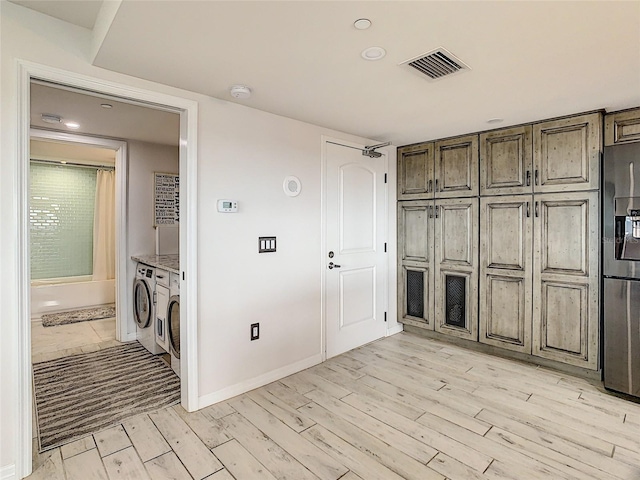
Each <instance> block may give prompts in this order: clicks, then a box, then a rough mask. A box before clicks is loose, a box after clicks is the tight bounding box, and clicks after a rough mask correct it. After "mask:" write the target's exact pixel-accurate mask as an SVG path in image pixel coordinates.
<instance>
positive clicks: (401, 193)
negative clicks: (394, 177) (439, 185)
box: [398, 143, 434, 200]
mask: <svg viewBox="0 0 640 480" xmlns="http://www.w3.org/2000/svg"><path fill="white" fill-rule="evenodd" d="M433 154H434V144H433V143H423V144H420V145H412V146H408V147H402V148H399V149H398V200H414V199H419V198H433Z"/></svg>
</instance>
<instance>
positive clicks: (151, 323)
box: [133, 263, 164, 355]
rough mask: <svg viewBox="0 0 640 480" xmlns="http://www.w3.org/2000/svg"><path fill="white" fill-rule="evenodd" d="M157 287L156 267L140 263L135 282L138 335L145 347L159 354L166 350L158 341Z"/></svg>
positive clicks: (135, 310) (134, 299) (134, 311)
mask: <svg viewBox="0 0 640 480" xmlns="http://www.w3.org/2000/svg"><path fill="white" fill-rule="evenodd" d="M155 289H156V275H155V271H154V269H153V268H152V267H149V266H148V265H144V264H142V263H138V266H137V267H136V279H135V281H134V282H133V318H134V320H135V322H136V337H137V339H138V341H139V342H140V343H141V344H142V346H143V347H144V348H146V349H147V350H149V351H150V352H151V353H153V354H154V355H157V354H158V353H162V352H163V351H164V350H162V348H160V346H159V345H158V344H157V343H156V335H155V317H156V314H155V313H156V312H155V302H154V300H155Z"/></svg>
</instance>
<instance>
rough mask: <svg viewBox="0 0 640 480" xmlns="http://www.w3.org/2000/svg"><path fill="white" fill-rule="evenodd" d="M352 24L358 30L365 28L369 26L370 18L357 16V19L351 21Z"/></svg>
mask: <svg viewBox="0 0 640 480" xmlns="http://www.w3.org/2000/svg"><path fill="white" fill-rule="evenodd" d="M353 26H354V27H356V28H357V29H358V30H366V29H367V28H369V27H370V26H371V20H369V19H368V18H359V19H358V20H356V21H355V22H353Z"/></svg>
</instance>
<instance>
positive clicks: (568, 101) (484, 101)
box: [17, 0, 640, 145]
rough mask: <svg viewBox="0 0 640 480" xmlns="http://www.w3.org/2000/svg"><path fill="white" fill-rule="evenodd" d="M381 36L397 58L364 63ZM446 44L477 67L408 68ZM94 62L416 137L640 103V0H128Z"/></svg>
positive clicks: (285, 111) (343, 125) (404, 139)
mask: <svg viewBox="0 0 640 480" xmlns="http://www.w3.org/2000/svg"><path fill="white" fill-rule="evenodd" d="M17 3H21V4H25V3H29V4H30V6H31V8H34V9H36V10H38V9H40V8H41V5H40V4H41V3H46V4H47V5H48V8H47V10H48V11H47V12H45V13H48V14H52V13H51V11H52V10H55V16H57V17H58V18H64V19H66V20H68V21H70V22H72V23H77V22H76V21H75V20H73V18H71V17H67V18H65V15H66V14H71V13H72V11H73V10H74V8H78V6H79V5H80V4H86V3H96V2H84V1H75V2H59V1H56V0H52V1H48V2H17ZM97 3H101V2H97ZM36 4H37V5H36ZM69 4H73V5H72V6H70V5H69ZM94 6H95V5H94ZM54 7H55V8H54ZM363 17H364V18H368V19H370V20H371V22H372V26H371V27H370V28H369V29H367V30H357V29H356V28H354V26H353V22H354V21H355V20H357V19H359V18H363ZM370 46H380V47H383V48H384V49H385V50H386V52H387V55H386V57H384V58H383V59H381V60H379V61H367V60H364V59H362V58H361V56H360V54H361V52H362V51H363V50H364V49H365V48H367V47H370ZM438 47H444V48H446V49H448V50H449V51H450V52H451V53H453V54H454V55H455V56H457V57H458V58H460V59H461V60H462V61H463V62H465V63H466V64H467V65H469V66H470V70H468V71H465V72H463V73H459V74H456V75H452V76H450V77H445V78H442V79H440V80H437V81H431V80H428V79H426V78H425V77H421V76H420V75H418V74H417V73H414V72H413V71H410V69H408V68H407V67H403V66H400V64H401V63H402V62H404V61H406V60H408V59H411V58H413V57H416V56H418V55H421V54H423V53H426V52H429V51H431V50H433V49H435V48H438ZM93 63H94V65H96V66H99V67H102V68H105V69H108V70H113V71H117V72H122V73H125V74H128V75H133V76H136V77H140V78H144V79H148V80H152V81H155V82H159V83H162V84H167V85H172V86H176V87H179V88H183V89H186V90H191V91H194V92H199V93H202V94H205V95H209V96H212V97H217V98H221V99H225V100H229V101H235V102H239V103H243V104H245V105H247V106H250V107H253V108H257V109H260V110H265V111H268V112H272V113H275V114H279V115H283V116H286V117H290V118H295V119H298V120H302V121H306V122H310V123H313V124H316V125H321V126H325V127H329V128H334V129H336V130H340V131H344V132H348V133H352V134H356V135H360V136H363V137H367V138H371V139H374V140H377V141H381V142H382V141H392V142H393V143H395V144H396V145H403V144H408V143H414V142H418V141H423V140H428V139H434V138H442V137H446V136H452V135H457V134H464V133H468V132H474V131H480V130H487V129H490V128H496V127H501V126H506V125H515V124H519V123H525V122H529V121H533V120H538V119H544V118H550V117H554V116H560V115H567V114H572V113H578V112H581V111H588V110H593V109H599V108H606V109H608V110H619V109H622V108H627V107H632V106H637V105H640V1H631V2H625V1H594V2H582V1H574V2H572V1H567V2H560V1H557V2H528V1H522V2H520V1H518V2H516V1H513V2H503V1H442V2H435V1H434V2H432V1H294V2H276V1H155V0H149V1H144V2H140V1H134V0H123V1H122V3H121V4H120V7H119V9H118V11H117V13H116V15H115V17H114V19H113V22H112V23H111V26H110V28H109V30H108V33H107V35H106V37H105V38H104V41H103V42H102V45H101V48H100V49H99V51H98V54H97V56H96V58H95V60H94V61H93ZM233 84H246V85H249V86H250V87H251V88H252V90H253V94H252V96H251V98H249V99H246V100H236V99H234V98H232V97H231V96H230V95H229V87H230V86H231V85H233ZM493 118H500V119H503V120H502V121H501V122H498V123H491V124H489V123H487V121H488V120H490V119H493Z"/></svg>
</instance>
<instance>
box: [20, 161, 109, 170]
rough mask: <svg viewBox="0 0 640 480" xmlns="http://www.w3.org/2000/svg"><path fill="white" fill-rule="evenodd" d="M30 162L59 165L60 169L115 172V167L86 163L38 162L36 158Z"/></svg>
mask: <svg viewBox="0 0 640 480" xmlns="http://www.w3.org/2000/svg"><path fill="white" fill-rule="evenodd" d="M31 161H32V162H35V163H50V164H52V165H60V166H61V167H63V166H65V165H67V166H71V167H83V168H95V169H96V170H115V169H116V167H115V165H89V164H86V163H73V162H64V163H62V162H60V161H59V160H39V159H37V158H32V159H31Z"/></svg>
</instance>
